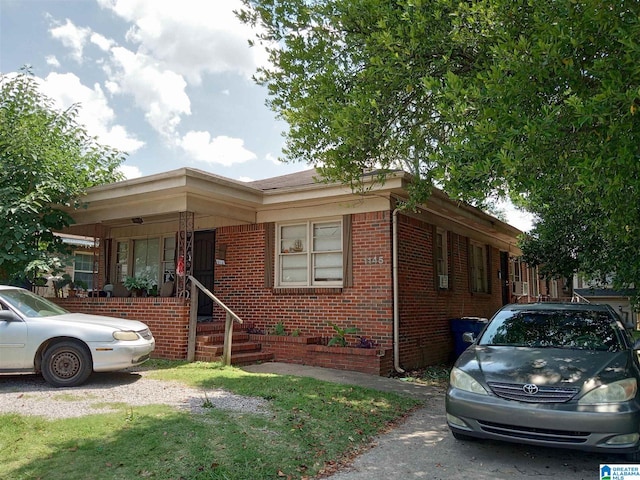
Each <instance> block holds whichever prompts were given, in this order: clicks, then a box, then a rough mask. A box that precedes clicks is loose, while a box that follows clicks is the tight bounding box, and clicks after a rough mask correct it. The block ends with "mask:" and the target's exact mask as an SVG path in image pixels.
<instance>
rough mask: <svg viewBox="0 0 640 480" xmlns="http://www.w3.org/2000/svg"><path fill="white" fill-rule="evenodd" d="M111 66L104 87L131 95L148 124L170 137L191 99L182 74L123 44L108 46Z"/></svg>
mask: <svg viewBox="0 0 640 480" xmlns="http://www.w3.org/2000/svg"><path fill="white" fill-rule="evenodd" d="M111 53H112V55H113V57H112V59H113V66H111V67H105V69H106V70H107V73H108V74H109V75H110V80H109V82H108V83H107V88H108V89H109V91H110V92H112V93H120V94H130V95H132V96H133V98H134V100H135V103H136V105H137V106H138V107H140V108H141V109H142V110H143V111H144V112H145V118H146V119H147V121H148V122H149V124H150V125H151V126H152V127H153V128H154V129H155V130H156V131H157V132H159V133H161V134H162V135H163V136H164V137H166V138H169V139H171V138H173V137H174V136H175V130H176V127H177V126H178V124H179V123H180V119H181V116H182V115H190V114H191V102H190V100H189V97H188V96H187V94H186V92H185V88H186V86H187V85H186V82H185V81H184V79H183V78H182V76H181V75H178V74H177V73H175V72H173V71H171V70H166V69H161V68H160V67H159V66H158V64H157V62H155V61H154V60H153V59H152V58H151V57H149V56H147V55H144V54H142V53H133V52H131V51H130V50H127V49H126V48H123V47H114V48H112V49H111Z"/></svg>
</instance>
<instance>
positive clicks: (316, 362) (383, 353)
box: [250, 335, 392, 375]
mask: <svg viewBox="0 0 640 480" xmlns="http://www.w3.org/2000/svg"><path fill="white" fill-rule="evenodd" d="M250 337H251V340H253V341H255V342H259V343H260V344H261V345H262V348H263V350H265V351H268V352H270V353H273V355H274V361H276V362H285V363H297V364H301V365H311V366H314V367H326V368H335V369H338V370H353V371H357V372H363V373H368V374H370V375H387V374H388V373H389V371H390V368H391V366H392V363H391V362H388V361H387V359H388V358H390V357H391V355H392V353H391V350H379V349H377V348H376V349H366V348H344V347H337V346H333V347H327V346H324V345H315V344H314V343H315V340H316V339H307V338H305V337H291V336H286V337H284V336H274V335H250ZM308 340H309V341H308Z"/></svg>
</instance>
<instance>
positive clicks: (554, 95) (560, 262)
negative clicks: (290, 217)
mask: <svg viewBox="0 0 640 480" xmlns="http://www.w3.org/2000/svg"><path fill="white" fill-rule="evenodd" d="M244 5H245V7H244V10H243V11H242V12H239V16H240V18H241V19H242V20H243V21H245V22H247V23H249V24H252V25H254V26H256V27H257V30H256V31H257V32H259V33H258V35H257V38H256V39H255V40H254V41H256V42H261V43H263V44H264V45H266V46H267V47H268V49H269V53H270V62H269V64H268V65H267V66H266V67H264V68H262V69H261V70H259V71H258V72H257V74H256V81H257V82H258V83H260V84H262V85H265V86H267V87H268V90H269V94H270V97H269V100H268V103H269V104H270V106H271V107H272V108H273V109H274V110H275V111H276V112H277V113H278V114H279V115H280V116H281V117H282V118H283V119H284V120H286V121H287V122H288V123H289V126H290V129H289V131H288V132H287V133H286V149H285V155H286V157H287V158H288V159H289V160H293V161H304V162H307V163H309V164H311V165H314V166H318V167H320V170H321V172H322V173H323V174H324V175H325V176H326V177H327V178H329V179H333V180H336V179H337V180H341V181H343V182H345V183H351V184H352V185H354V186H358V185H359V178H360V175H361V173H362V171H363V170H366V169H371V168H382V169H384V168H397V167H402V168H403V169H405V170H408V171H410V172H412V173H414V174H416V176H417V177H418V178H420V181H419V182H416V183H415V184H414V185H413V190H412V199H413V200H414V201H422V200H424V198H425V197H426V195H428V192H429V190H430V187H431V185H432V184H433V183H434V182H436V183H437V184H438V185H439V186H442V187H443V189H444V190H445V191H446V192H447V193H448V194H449V195H451V196H453V197H454V198H460V199H463V200H467V201H470V202H472V203H474V204H477V205H479V206H482V205H483V204H484V202H485V201H486V200H487V199H489V198H495V197H496V196H508V197H510V198H511V199H512V200H514V202H515V203H516V204H518V205H520V206H523V207H526V208H527V209H528V210H530V211H531V212H533V213H535V214H536V215H537V217H538V218H539V221H538V223H537V225H536V227H535V228H534V230H533V231H532V232H530V234H529V235H528V236H527V237H526V239H525V240H524V241H523V244H522V246H523V249H524V250H525V253H526V254H527V258H528V260H529V261H530V262H531V263H533V264H546V266H547V270H546V272H547V273H548V274H549V275H561V274H565V275H566V274H568V273H570V271H584V272H588V273H590V274H595V273H598V272H600V273H602V272H614V273H615V274H617V280H618V281H619V283H620V285H629V284H634V283H636V282H640V261H638V260H637V258H636V252H637V251H638V247H639V246H640V245H638V243H639V240H638V239H640V3H639V2H637V1H635V0H633V1H631V0H616V1H613V2H601V1H600V0H559V1H549V0H539V1H513V0H485V1H482V0H480V1H475V2H461V1H451V0H394V1H388V0H324V1H321V0H317V1H316V0H244Z"/></svg>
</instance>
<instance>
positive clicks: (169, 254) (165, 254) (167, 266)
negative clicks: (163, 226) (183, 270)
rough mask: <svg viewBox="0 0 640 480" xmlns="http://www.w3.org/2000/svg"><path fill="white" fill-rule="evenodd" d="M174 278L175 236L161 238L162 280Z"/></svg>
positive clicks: (169, 280)
mask: <svg viewBox="0 0 640 480" xmlns="http://www.w3.org/2000/svg"><path fill="white" fill-rule="evenodd" d="M175 278H176V237H175V236H171V237H165V238H163V239H162V282H163V283H164V282H172V281H174V280H175Z"/></svg>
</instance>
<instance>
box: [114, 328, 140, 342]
mask: <svg viewBox="0 0 640 480" xmlns="http://www.w3.org/2000/svg"><path fill="white" fill-rule="evenodd" d="M113 338H115V339H116V340H125V341H133V340H138V338H139V337H138V334H137V333H136V332H134V331H131V330H119V331H117V332H113Z"/></svg>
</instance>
